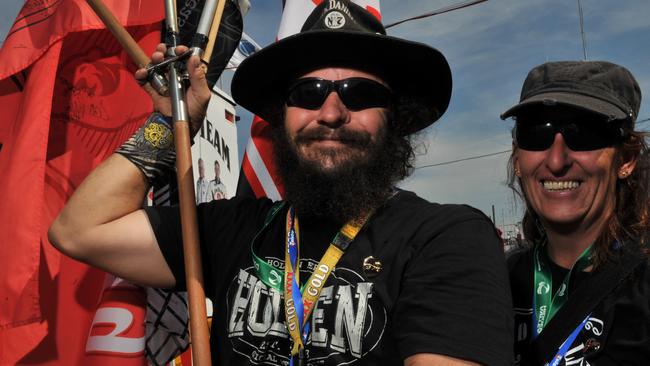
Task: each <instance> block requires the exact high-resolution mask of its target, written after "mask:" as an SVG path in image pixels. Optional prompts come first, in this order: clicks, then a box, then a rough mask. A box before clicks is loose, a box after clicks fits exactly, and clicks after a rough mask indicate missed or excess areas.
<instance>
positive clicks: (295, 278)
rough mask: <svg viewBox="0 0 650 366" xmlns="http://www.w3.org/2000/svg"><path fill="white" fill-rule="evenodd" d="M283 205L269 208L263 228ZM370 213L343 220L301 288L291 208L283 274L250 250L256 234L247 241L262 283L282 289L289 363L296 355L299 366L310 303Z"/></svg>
mask: <svg viewBox="0 0 650 366" xmlns="http://www.w3.org/2000/svg"><path fill="white" fill-rule="evenodd" d="M283 206H284V205H278V206H277V207H274V208H272V210H271V212H270V214H269V215H268V216H267V219H266V221H265V223H264V227H263V229H262V231H264V229H266V227H267V226H268V224H269V223H270V222H271V221H272V219H273V216H275V214H277V213H278V211H280V209H281V208H282V207H283ZM370 215H371V212H370V213H367V214H365V215H362V217H361V218H360V219H358V220H351V221H349V222H347V223H346V224H345V225H343V227H342V228H341V229H340V230H339V232H338V233H337V234H336V235H335V236H334V239H332V242H331V243H330V245H329V247H328V248H327V251H326V252H325V254H324V255H323V257H322V258H321V260H320V262H319V263H318V265H317V266H316V267H315V269H314V272H313V273H312V274H311V276H310V277H309V280H307V282H306V283H305V285H304V286H303V288H302V289H301V288H300V286H299V285H300V229H299V223H298V218H297V217H296V215H295V211H294V209H293V207H289V210H288V211H287V217H286V250H285V265H284V276H283V277H280V271H279V270H278V269H276V268H274V267H273V266H271V265H269V264H268V263H266V262H265V261H264V260H262V259H261V258H259V257H258V256H257V255H256V254H255V251H254V250H253V245H254V243H255V241H256V239H257V237H258V236H259V235H260V233H261V232H262V231H260V233H258V234H257V235H256V237H255V238H254V239H253V243H251V252H252V254H253V262H254V265H255V269H256V271H257V274H258V276H259V278H260V280H261V281H262V282H264V283H265V284H267V285H268V286H271V287H273V288H275V289H276V290H278V291H280V292H284V310H285V316H286V319H287V329H288V330H289V334H290V335H291V339H292V348H291V363H290V365H293V359H294V357H295V356H298V357H297V358H298V365H302V364H303V362H304V360H305V356H304V348H305V347H304V345H305V343H306V341H307V336H308V335H309V331H310V324H309V320H308V319H309V317H310V316H311V312H312V310H313V309H314V305H315V304H316V302H317V301H318V298H319V297H320V292H321V290H322V289H323V287H324V285H325V282H326V281H327V278H328V277H329V275H330V273H331V272H332V270H333V269H334V267H335V266H336V263H338V261H339V259H341V257H342V256H343V253H345V250H346V249H347V248H348V246H349V245H350V243H351V242H352V241H353V240H354V238H355V237H356V236H357V234H358V233H359V231H360V230H361V228H362V227H363V225H365V223H366V222H367V221H368V218H369V217H370Z"/></svg>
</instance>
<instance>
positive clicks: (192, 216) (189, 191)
mask: <svg viewBox="0 0 650 366" xmlns="http://www.w3.org/2000/svg"><path fill="white" fill-rule="evenodd" d="M165 14H166V25H167V34H166V43H167V47H168V48H167V56H169V57H173V56H175V53H174V48H175V47H176V46H177V45H178V40H179V34H178V25H177V23H176V22H177V18H176V4H175V1H174V0H165ZM180 77H181V75H180V72H179V71H178V70H177V68H176V62H174V63H172V64H171V65H170V66H169V89H170V90H169V91H170V97H171V104H172V117H173V120H174V143H175V146H176V178H177V181H178V195H179V202H180V213H181V228H182V233H183V253H184V256H185V276H186V281H187V282H186V283H187V295H188V303H189V313H190V338H191V344H192V362H193V364H194V365H196V366H210V365H211V364H212V361H211V355H210V335H209V329H208V320H207V316H206V307H205V290H204V288H203V269H202V265H201V250H200V247H199V231H198V224H197V217H196V204H195V202H196V201H195V196H194V184H193V182H194V175H193V172H192V153H191V144H190V136H191V132H190V126H189V122H190V121H189V117H188V113H187V104H186V102H185V89H184V87H183V83H182V82H181V78H180Z"/></svg>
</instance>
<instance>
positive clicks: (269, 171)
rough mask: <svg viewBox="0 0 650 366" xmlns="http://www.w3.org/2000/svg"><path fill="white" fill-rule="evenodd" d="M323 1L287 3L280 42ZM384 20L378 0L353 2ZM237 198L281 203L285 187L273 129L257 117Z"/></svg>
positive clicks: (308, 0) (309, 0)
mask: <svg viewBox="0 0 650 366" xmlns="http://www.w3.org/2000/svg"><path fill="white" fill-rule="evenodd" d="M323 1H324V0H286V1H285V3H284V4H285V6H284V8H283V10H282V19H281V21H280V27H279V29H278V39H282V38H285V37H287V36H290V35H292V34H295V33H298V32H299V31H300V29H301V28H302V26H303V24H304V23H305V20H307V17H308V16H309V14H311V12H312V11H313V10H314V9H315V8H316V6H318V5H319V4H320V3H321V2H323ZM353 2H354V3H356V4H357V5H360V6H362V7H364V8H366V10H368V11H369V12H370V13H372V14H373V15H375V16H376V17H377V18H378V19H380V20H381V13H380V11H379V0H353ZM237 195H240V196H241V195H244V196H255V197H258V198H259V197H269V198H271V199H272V200H274V201H276V200H280V199H282V197H283V195H284V188H283V187H282V181H281V180H280V175H279V174H278V170H277V168H276V167H275V164H274V163H273V142H272V137H271V126H270V125H269V123H268V122H266V121H264V120H263V119H261V118H259V117H257V116H255V117H254V118H253V124H252V126H251V138H250V140H249V141H248V146H247V147H246V152H245V153H244V158H243V160H242V167H241V170H240V174H239V182H238V184H237Z"/></svg>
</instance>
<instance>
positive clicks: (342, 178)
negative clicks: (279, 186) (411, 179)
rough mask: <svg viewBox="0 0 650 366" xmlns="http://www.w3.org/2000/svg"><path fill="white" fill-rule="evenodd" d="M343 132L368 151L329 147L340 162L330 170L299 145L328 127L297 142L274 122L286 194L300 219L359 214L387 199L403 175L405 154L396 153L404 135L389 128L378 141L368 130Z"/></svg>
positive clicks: (346, 218) (336, 218)
mask: <svg viewBox="0 0 650 366" xmlns="http://www.w3.org/2000/svg"><path fill="white" fill-rule="evenodd" d="M339 132H340V135H339V138H341V139H345V140H346V141H347V143H348V145H350V146H354V147H356V148H357V149H363V151H364V152H365V154H359V155H362V156H359V157H355V156H349V157H345V156H338V155H340V154H342V153H341V152H337V151H328V152H325V154H328V155H329V158H331V159H332V160H333V161H335V162H336V164H337V166H336V167H335V168H332V169H328V170H327V171H325V170H323V169H322V167H321V166H320V163H319V162H317V161H316V162H315V161H311V160H306V159H301V158H300V157H299V156H298V154H297V151H296V146H295V145H294V144H295V143H297V144H300V143H302V142H303V141H306V140H309V139H310V138H314V137H316V136H318V135H319V134H321V133H325V132H322V131H321V132H319V131H316V132H313V133H311V134H310V136H299V137H298V138H297V139H296V142H295V143H293V142H291V141H289V137H288V136H287V133H286V132H285V129H284V127H283V126H278V127H276V128H274V150H275V162H276V166H277V167H278V170H279V172H280V176H281V177H282V180H283V183H284V188H285V199H286V200H287V201H288V202H289V203H290V204H292V205H293V206H294V207H295V209H296V213H297V214H298V216H299V217H300V218H301V219H307V220H311V219H328V220H331V221H334V222H337V223H340V224H342V223H344V222H347V221H349V220H351V219H355V218H358V217H359V216H361V215H362V214H364V213H366V212H369V211H371V210H374V209H376V208H377V207H378V206H380V205H382V204H383V203H384V202H385V201H386V200H387V199H388V198H389V197H390V196H391V195H392V192H393V187H394V184H395V183H397V181H398V180H400V179H402V178H403V174H401V173H402V172H403V170H404V164H405V162H404V161H403V155H402V154H395V153H394V152H395V149H394V147H395V146H396V144H399V143H400V142H399V141H398V140H399V139H401V138H402V137H399V136H396V135H393V134H391V133H390V131H384V132H383V133H381V134H380V137H379V138H378V141H377V142H372V141H371V139H370V137H369V135H367V134H363V133H358V132H352V131H344V130H340V131H337V133H339ZM353 150H354V149H353ZM346 151H349V149H347V150H346ZM346 153H347V152H346ZM353 155H354V154H353ZM337 158H341V159H337ZM342 159H345V161H341V160H342ZM337 160H339V161H337Z"/></svg>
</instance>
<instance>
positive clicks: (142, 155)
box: [115, 112, 176, 185]
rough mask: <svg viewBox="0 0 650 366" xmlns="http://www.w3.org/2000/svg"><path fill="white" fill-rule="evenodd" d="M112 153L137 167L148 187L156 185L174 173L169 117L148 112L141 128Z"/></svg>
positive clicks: (172, 142)
mask: <svg viewBox="0 0 650 366" xmlns="http://www.w3.org/2000/svg"><path fill="white" fill-rule="evenodd" d="M115 152H116V153H118V154H120V155H122V156H124V157H125V158H127V159H128V160H129V161H130V162H132V163H133V164H134V165H135V166H136V167H138V169H140V171H142V173H143V174H144V175H145V177H146V178H147V181H148V182H149V184H151V185H154V184H158V183H160V182H161V181H162V180H164V179H165V177H166V176H167V175H168V174H172V173H173V172H174V162H175V160H176V151H175V150H174V135H173V133H172V123H171V118H169V117H165V116H163V115H162V114H160V113H157V112H156V113H152V114H151V116H149V118H147V121H146V122H145V124H144V126H142V127H140V129H139V130H138V131H136V132H135V134H134V135H133V136H131V138H129V139H128V140H127V141H126V142H125V143H124V144H122V146H120V147H119V148H118V149H117V150H116V151H115Z"/></svg>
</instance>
